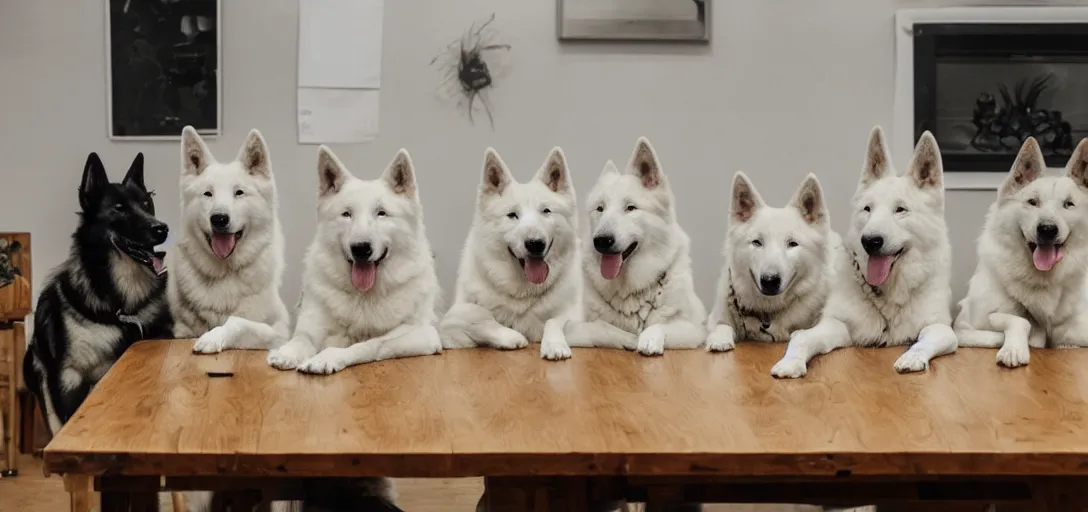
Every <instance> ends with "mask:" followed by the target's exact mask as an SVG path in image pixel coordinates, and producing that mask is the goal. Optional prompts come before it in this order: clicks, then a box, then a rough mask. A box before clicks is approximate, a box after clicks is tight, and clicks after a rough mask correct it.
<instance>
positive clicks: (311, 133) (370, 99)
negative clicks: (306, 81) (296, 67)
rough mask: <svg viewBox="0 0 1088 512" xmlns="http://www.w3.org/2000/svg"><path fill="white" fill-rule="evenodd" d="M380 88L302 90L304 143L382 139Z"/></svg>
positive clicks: (300, 115) (300, 128)
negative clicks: (379, 120) (379, 126)
mask: <svg viewBox="0 0 1088 512" xmlns="http://www.w3.org/2000/svg"><path fill="white" fill-rule="evenodd" d="M380 97H381V92H380V91H378V90H377V89H328V88H318V87H299V89H298V141H299V143H300V144H335V143H352V142H368V141H372V140H374V139H375V138H376V137H377V136H378V114H379V111H378V106H379V103H380V102H379V101H378V100H379V98H380Z"/></svg>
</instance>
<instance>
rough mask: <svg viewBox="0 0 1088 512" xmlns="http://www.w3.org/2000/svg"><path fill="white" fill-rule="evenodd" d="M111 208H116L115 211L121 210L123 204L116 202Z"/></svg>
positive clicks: (123, 206) (123, 207)
mask: <svg viewBox="0 0 1088 512" xmlns="http://www.w3.org/2000/svg"><path fill="white" fill-rule="evenodd" d="M113 209H114V210H117V211H121V210H124V209H125V205H123V204H121V203H117V204H115V205H113Z"/></svg>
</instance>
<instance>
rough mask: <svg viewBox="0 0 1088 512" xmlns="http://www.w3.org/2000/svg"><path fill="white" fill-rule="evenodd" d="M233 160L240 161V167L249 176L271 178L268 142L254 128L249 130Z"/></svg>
mask: <svg viewBox="0 0 1088 512" xmlns="http://www.w3.org/2000/svg"><path fill="white" fill-rule="evenodd" d="M235 160H238V161H239V162H242V168H243V169H245V170H246V172H248V173H249V175H250V176H257V177H260V178H272V162H270V161H269V160H268V144H266V143H265V142H264V137H263V136H261V132H260V131H258V130H257V129H256V128H254V129H252V130H250V131H249V135H247V136H246V141H245V142H244V143H243V144H242V149H240V150H238V156H237V157H236V158H235Z"/></svg>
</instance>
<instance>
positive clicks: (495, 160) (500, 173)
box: [480, 148, 514, 197]
mask: <svg viewBox="0 0 1088 512" xmlns="http://www.w3.org/2000/svg"><path fill="white" fill-rule="evenodd" d="M513 180H514V177H513V176H512V175H511V174H510V169H507V167H506V164H505V163H504V162H503V161H502V157H500V156H499V152H498V151H495V150H494V149H492V148H487V151H484V175H483V179H482V180H481V181H480V195H481V197H482V196H497V195H501V194H502V191H503V190H506V186H507V185H509V184H510V182H511V181H513Z"/></svg>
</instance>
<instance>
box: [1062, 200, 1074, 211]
mask: <svg viewBox="0 0 1088 512" xmlns="http://www.w3.org/2000/svg"><path fill="white" fill-rule="evenodd" d="M1062 206H1064V207H1065V208H1066V209H1069V208H1072V207H1074V206H1076V205H1075V204H1073V201H1071V200H1069V199H1066V200H1065V204H1063V205H1062Z"/></svg>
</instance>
